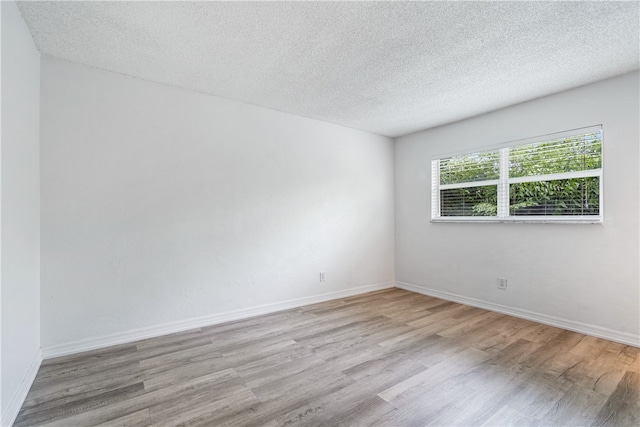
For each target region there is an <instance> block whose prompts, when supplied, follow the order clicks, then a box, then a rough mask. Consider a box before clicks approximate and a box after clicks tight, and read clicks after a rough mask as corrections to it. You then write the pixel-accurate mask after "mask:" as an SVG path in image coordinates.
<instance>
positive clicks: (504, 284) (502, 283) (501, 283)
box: [497, 277, 507, 290]
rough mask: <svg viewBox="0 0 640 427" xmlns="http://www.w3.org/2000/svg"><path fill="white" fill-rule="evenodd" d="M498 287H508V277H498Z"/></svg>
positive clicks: (503, 288)
mask: <svg viewBox="0 0 640 427" xmlns="http://www.w3.org/2000/svg"><path fill="white" fill-rule="evenodd" d="M497 283H498V289H502V290H505V289H507V279H506V278H505V277H498V281H497Z"/></svg>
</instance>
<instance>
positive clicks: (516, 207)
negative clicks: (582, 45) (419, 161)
mask: <svg viewBox="0 0 640 427" xmlns="http://www.w3.org/2000/svg"><path fill="white" fill-rule="evenodd" d="M431 172H432V196H431V198H432V200H431V206H432V215H431V217H432V220H433V221H541V222H555V221H558V222H560V221H564V222H567V221H577V222H601V221H602V203H601V202H602V126H593V127H589V128H582V129H577V130H574V131H568V132H562V133H558V134H553V135H546V136H543V137H537V138H531V139H528V140H523V141H520V142H514V143H510V144H506V145H505V146H501V147H498V148H495V149H486V150H480V151H475V152H471V153H465V154H459V155H455V156H450V157H443V158H439V159H436V160H433V161H432V164H431Z"/></svg>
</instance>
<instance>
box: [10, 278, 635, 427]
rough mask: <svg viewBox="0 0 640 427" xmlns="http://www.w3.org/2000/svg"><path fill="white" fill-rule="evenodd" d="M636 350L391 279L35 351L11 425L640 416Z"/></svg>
mask: <svg viewBox="0 0 640 427" xmlns="http://www.w3.org/2000/svg"><path fill="white" fill-rule="evenodd" d="M639 353H640V351H639V349H638V348H635V347H630V346H625V345H623V344H617V343H613V342H610V341H606V340H602V339H598V338H593V337H590V336H586V335H582V334H578V333H574V332H568V331H565V330H562V329H558V328H554V327H550V326H545V325H540V324H537V323H533V322H529V321H526V320H522V319H517V318H514V317H510V316H506V315H502V314H498V313H493V312H489V311H486V310H481V309H478V308H473V307H468V306H465V305H460V304H455V303H452V302H447V301H443V300H439V299H436V298H431V297H427V296H424V295H419V294H415V293H412V292H407V291H403V290H399V289H390V290H384V291H379V292H373V293H369V294H365V295H359V296H355V297H351V298H345V299H340V300H334V301H329V302H325V303H322V304H316V305H312V306H306V307H302V308H298V309H293V310H288V311H283V312H279V313H275V314H270V315H265V316H259V317H255V318H251V319H247V320H242V321H237V322H232V323H226V324H222V325H216V326H211V327H207V328H201V329H196V330H192V331H188V332H183V333H178V334H173V335H168V336H163V337H159V338H153V339H148V340H144V341H138V342H135V343H131V344H123V345H118V346H114V347H110V348H107V349H102V350H96V351H91V352H87V353H83V354H79V355H74V356H65V357H60V358H57V359H52V360H47V361H45V362H44V363H43V365H42V367H41V369H40V371H39V372H38V375H37V378H36V380H35V382H34V384H33V387H32V388H31V390H30V392H29V395H28V396H27V399H26V402H25V404H24V406H23V408H22V409H21V411H20V414H19V416H18V419H17V420H16V423H15V426H16V427H21V426H32V425H47V426H54V425H55V426H93V425H100V426H149V425H157V426H173V425H200V426H226V425H234V426H254V425H256V426H257V425H267V426H315V425H323V426H332V425H358V426H360V425H362V426H366V425H379V426H425V425H447V426H449V425H452V426H453V425H464V426H470V425H473V426H476V425H478V426H479V425H517V426H523V425H532V426H550V425H562V426H567V425H584V426H589V425H593V426H601V425H610V426H623V425H629V426H638V425H640V359H639Z"/></svg>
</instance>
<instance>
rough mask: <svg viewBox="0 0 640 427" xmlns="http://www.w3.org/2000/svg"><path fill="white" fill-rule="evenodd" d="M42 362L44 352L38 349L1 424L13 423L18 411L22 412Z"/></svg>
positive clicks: (8, 424) (9, 424) (3, 415)
mask: <svg viewBox="0 0 640 427" xmlns="http://www.w3.org/2000/svg"><path fill="white" fill-rule="evenodd" d="M41 364H42V352H41V351H40V350H38V352H37V353H36V354H35V356H34V358H33V360H32V361H31V365H29V369H28V370H27V372H26V373H25V374H24V376H23V377H22V380H21V381H20V384H19V385H18V389H17V390H16V392H15V393H14V394H13V396H12V397H11V400H10V401H9V405H8V406H7V409H6V410H5V411H4V413H3V414H2V418H1V421H0V425H2V426H11V425H13V423H14V422H15V420H16V417H17V416H18V412H20V408H22V404H23V403H24V400H25V399H26V398H27V394H28V393H29V389H31V385H32V384H33V380H35V379H36V375H37V374H38V369H40V365H41Z"/></svg>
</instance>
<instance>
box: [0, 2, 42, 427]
mask: <svg viewBox="0 0 640 427" xmlns="http://www.w3.org/2000/svg"><path fill="white" fill-rule="evenodd" d="M1 7H2V146H1V150H2V156H1V157H2V162H1V164H2V172H1V175H2V180H1V181H2V186H1V189H2V191H1V199H2V205H1V206H2V209H1V210H2V221H1V229H2V235H1V236H2V238H1V240H2V252H1V257H0V261H1V266H2V290H1V295H2V296H1V300H2V303H1V304H2V311H1V313H2V318H1V323H2V366H1V372H2V387H1V388H2V404H1V406H2V424H3V425H5V424H9V422H10V421H11V419H12V418H13V416H15V415H16V412H17V410H18V409H19V407H20V405H21V404H22V400H23V399H24V395H25V393H26V392H27V391H28V388H29V386H30V385H31V380H32V378H31V377H32V375H34V374H35V372H34V368H35V369H37V366H38V364H39V362H40V359H39V352H40V173H39V163H40V162H39V129H40V124H39V117H40V112H39V109H40V54H39V53H38V51H37V50H36V48H35V46H34V44H33V41H32V39H31V34H30V33H29V30H28V29H27V26H26V24H25V23H24V21H23V20H22V17H21V16H20V13H19V12H18V9H17V7H16V5H15V3H13V2H4V1H3V2H2V6H1ZM33 363H35V364H36V366H35V367H34V366H33Z"/></svg>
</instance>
